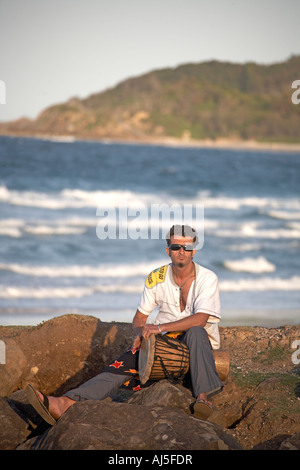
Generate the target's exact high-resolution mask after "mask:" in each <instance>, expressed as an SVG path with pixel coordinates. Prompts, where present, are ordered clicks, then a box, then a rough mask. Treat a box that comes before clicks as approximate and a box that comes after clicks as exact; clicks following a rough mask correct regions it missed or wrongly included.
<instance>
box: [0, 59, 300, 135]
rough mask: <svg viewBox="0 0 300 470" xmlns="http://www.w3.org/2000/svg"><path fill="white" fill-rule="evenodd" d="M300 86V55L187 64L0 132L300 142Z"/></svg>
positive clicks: (51, 110) (47, 111)
mask: <svg viewBox="0 0 300 470" xmlns="http://www.w3.org/2000/svg"><path fill="white" fill-rule="evenodd" d="M295 80H300V56H294V57H291V58H290V59H289V60H287V61H286V62H283V63H277V64H272V65H259V64H255V63H246V64H233V63H226V62H218V61H210V62H205V63H199V64H186V65H181V66H179V67H177V68H167V69H162V70H155V71H152V72H149V73H147V74H145V75H142V76H139V77H136V78H130V79H128V80H125V81H123V82H121V83H120V84H119V85H117V86H116V87H114V88H112V89H109V90H106V91H103V92H101V93H97V94H93V95H91V96H90V97H88V98H87V99H82V100H80V99H77V98H73V99H71V100H69V101H68V102H66V103H63V104H58V105H54V106H51V107H49V108H47V109H45V110H44V111H43V112H42V113H41V114H40V115H39V116H38V117H37V119H35V120H27V119H22V120H18V121H15V122H13V123H5V124H2V125H0V133H1V134H7V133H18V134H27V135H28V134H31V135H32V134H35V135H41V134H44V135H45V134H47V135H64V136H65V135H70V136H75V137H82V138H111V139H132V140H145V139H146V140H147V139H151V138H163V137H175V138H184V139H237V140H249V139H251V140H256V141H261V142H284V143H292V142H300V104H299V105H295V104H293V103H292V100H291V96H292V93H293V92H294V91H295V90H293V89H292V88H291V86H292V82H293V81H295Z"/></svg>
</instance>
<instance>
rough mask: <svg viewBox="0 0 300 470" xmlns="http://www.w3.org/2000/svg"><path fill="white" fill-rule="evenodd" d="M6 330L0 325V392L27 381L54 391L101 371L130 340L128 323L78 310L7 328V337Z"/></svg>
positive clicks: (24, 383)
mask: <svg viewBox="0 0 300 470" xmlns="http://www.w3.org/2000/svg"><path fill="white" fill-rule="evenodd" d="M8 331H9V327H7V328H5V327H2V328H1V327H0V339H2V338H3V341H4V342H5V345H6V364H0V395H1V396H9V395H10V394H11V393H12V392H14V391H16V390H18V389H23V388H25V386H26V385H27V384H28V383H32V384H33V385H36V386H37V387H39V388H40V389H42V390H43V392H44V393H46V394H52V395H60V394H62V393H64V392H66V391H67V390H70V389H71V388H75V387H77V386H78V385H80V384H81V383H83V382H85V381H86V380H88V379H89V378H90V377H92V376H94V375H96V374H98V373H99V372H101V370H102V369H103V367H104V366H105V365H106V364H107V363H108V362H110V361H111V360H112V359H113V358H115V357H116V356H118V355H120V354H121V353H123V352H124V350H125V349H127V347H128V346H129V344H130V341H131V340H132V327H131V325H130V324H126V323H124V324H122V323H119V324H116V323H103V322H101V321H100V320H98V319H97V318H94V317H90V316H84V315H64V316H61V317H57V318H54V319H52V320H49V321H47V322H45V323H43V324H41V325H38V326H36V327H34V328H31V327H30V328H24V329H19V330H18V331H17V332H16V331H15V330H14V329H12V333H11V334H12V336H11V337H10V336H9V335H8ZM4 332H5V335H4ZM1 333H2V334H1Z"/></svg>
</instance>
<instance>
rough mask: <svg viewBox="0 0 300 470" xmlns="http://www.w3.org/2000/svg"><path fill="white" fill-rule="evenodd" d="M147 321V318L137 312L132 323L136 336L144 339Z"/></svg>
mask: <svg viewBox="0 0 300 470" xmlns="http://www.w3.org/2000/svg"><path fill="white" fill-rule="evenodd" d="M146 321H147V316H146V315H144V314H143V313H141V312H140V311H139V310H137V311H136V314H135V316H134V319H133V322H132V328H133V332H134V334H135V335H136V336H139V337H140V338H141V337H142V330H143V327H144V325H145V323H146Z"/></svg>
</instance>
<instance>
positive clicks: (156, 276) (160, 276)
mask: <svg viewBox="0 0 300 470" xmlns="http://www.w3.org/2000/svg"><path fill="white" fill-rule="evenodd" d="M167 268H168V265H165V266H162V267H161V268H157V269H154V271H152V272H151V273H150V274H149V276H148V277H147V279H146V286H147V287H149V288H150V289H151V288H152V287H154V286H156V284H158V283H159V282H164V280H165V276H166V272H167Z"/></svg>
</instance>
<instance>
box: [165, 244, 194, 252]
mask: <svg viewBox="0 0 300 470" xmlns="http://www.w3.org/2000/svg"><path fill="white" fill-rule="evenodd" d="M180 248H183V249H184V251H193V249H194V245H191V244H190V245H179V244H173V245H170V246H169V249H170V250H172V251H179V250H180Z"/></svg>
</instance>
